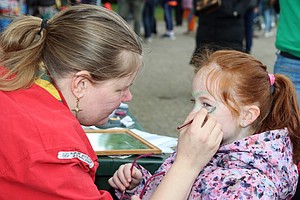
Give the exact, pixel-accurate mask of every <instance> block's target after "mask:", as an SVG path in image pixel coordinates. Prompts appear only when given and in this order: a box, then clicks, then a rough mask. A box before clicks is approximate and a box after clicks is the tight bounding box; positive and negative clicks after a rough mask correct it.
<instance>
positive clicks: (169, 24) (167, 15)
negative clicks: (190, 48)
mask: <svg viewBox="0 0 300 200" xmlns="http://www.w3.org/2000/svg"><path fill="white" fill-rule="evenodd" d="M176 6H177V1H176V0H162V7H163V11H164V21H165V25H166V32H165V33H164V34H163V35H162V38H170V39H171V40H175V39H176V37H175V32H174V22H173V12H174V11H173V9H174V8H175V7H176Z"/></svg>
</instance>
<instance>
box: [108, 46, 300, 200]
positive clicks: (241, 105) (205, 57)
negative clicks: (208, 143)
mask: <svg viewBox="0 0 300 200" xmlns="http://www.w3.org/2000/svg"><path fill="white" fill-rule="evenodd" d="M195 62H196V63H197V64H196V68H195V69H196V70H197V72H196V75H195V78H194V81H193V92H192V95H193V97H194V100H195V106H194V108H193V110H192V111H191V113H190V114H189V117H188V119H187V120H186V122H188V121H189V120H190V119H192V118H193V117H191V116H193V115H194V114H195V113H198V111H199V109H201V108H205V109H206V110H207V113H209V115H208V117H207V119H211V118H214V119H215V120H216V122H217V123H219V124H220V125H221V130H222V131H221V133H223V134H219V136H222V142H221V146H220V147H219V149H218V150H217V152H216V154H215V155H213V157H211V155H212V154H208V155H207V156H206V158H208V159H207V160H205V159H204V157H205V156H204V155H205V154H202V153H200V154H201V156H202V157H203V160H204V161H207V162H199V163H198V164H199V165H200V166H199V168H198V169H200V170H199V171H198V172H197V173H194V174H193V175H194V176H187V179H185V178H182V176H185V172H186V168H185V167H184V166H182V168H181V169H182V170H183V171H182V174H181V175H178V177H173V178H174V179H173V182H172V184H170V185H169V187H170V186H171V187H170V188H171V189H169V190H168V189H165V191H163V190H162V188H163V187H164V186H166V185H165V182H164V181H165V179H169V178H170V174H169V171H170V170H171V169H172V168H171V169H170V167H171V166H172V165H175V164H176V163H177V159H179V158H180V157H178V156H179V155H177V154H176V152H174V153H173V154H172V155H171V156H170V157H169V158H167V159H166V160H165V162H164V163H163V164H162V165H161V166H160V167H159V169H158V170H157V171H156V172H155V174H154V175H151V174H150V173H149V172H148V171H147V170H146V169H145V168H143V167H142V166H140V165H138V164H134V165H132V164H130V163H129V164H125V165H122V166H120V168H119V169H118V170H117V171H116V172H115V174H114V176H113V177H112V178H111V179H110V180H109V183H110V185H111V186H112V187H114V188H115V189H117V192H118V194H119V196H120V195H121V194H120V192H123V191H125V194H126V195H129V196H131V195H135V196H137V195H139V198H140V199H143V200H145V199H151V200H154V199H155V200H156V199H172V200H176V199H178V200H179V199H189V200H192V199H291V198H292V196H293V195H294V194H295V191H296V188H297V181H298V177H299V175H298V170H297V165H296V163H298V162H299V160H300V139H299V138H300V113H299V108H298V105H297V95H296V91H295V88H294V86H293V84H292V82H291V81H290V80H289V79H288V78H287V77H286V76H284V75H281V74H269V73H268V72H267V67H266V66H265V65H264V64H262V63H261V62H260V61H258V60H257V59H255V58H254V57H252V56H251V55H249V54H246V53H243V52H240V51H235V50H218V51H215V52H213V53H210V52H203V54H201V55H197V57H195ZM196 118H197V119H199V118H198V117H197V116H196ZM203 118H205V117H203ZM203 118H202V119H203ZM206 125H208V124H207V123H204V124H203V122H202V121H195V119H194V121H193V122H192V123H191V125H187V126H185V127H183V126H181V127H182V128H181V132H185V131H191V133H194V134H193V135H190V138H189V139H190V140H193V137H195V139H196V138H197V137H200V136H203V138H207V137H208V136H207V135H206V132H204V131H201V129H199V130H198V131H197V130H196V127H201V126H202V127H205V126H206ZM209 126H211V125H209ZM199 135H200V136H199ZM179 140H180V137H179ZM216 141H219V140H216ZM198 146H200V147H205V146H202V143H200V142H199V144H198ZM217 146H218V145H217ZM213 147H216V146H215V145H213ZM195 149H196V148H195ZM181 150H182V149H181V146H180V144H179V146H178V151H181ZM204 150H205V148H204ZM199 156H200V155H199ZM187 157H188V158H189V155H187ZM192 157H193V154H191V158H192ZM188 158H187V159H188ZM209 158H211V159H210V160H209ZM203 160H202V161H203ZM208 160H209V161H208ZM131 167H133V168H131ZM189 169H191V170H192V171H194V170H195V168H194V167H192V168H189ZM171 173H172V170H171ZM176 178H177V179H176ZM187 180H189V181H191V182H188V181H187ZM178 182H179V183H178ZM181 182H183V183H181ZM180 183H181V187H179V188H173V185H176V184H180ZM160 184H162V185H163V186H162V187H161V185H160ZM156 190H158V191H156ZM163 192H165V193H163ZM168 195H169V196H168ZM135 199H136V198H135Z"/></svg>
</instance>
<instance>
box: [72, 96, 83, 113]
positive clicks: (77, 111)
mask: <svg viewBox="0 0 300 200" xmlns="http://www.w3.org/2000/svg"><path fill="white" fill-rule="evenodd" d="M79 100H80V98H79V97H76V107H75V108H73V109H72V111H74V112H75V117H76V118H77V116H78V113H79V112H80V111H82V109H80V108H79Z"/></svg>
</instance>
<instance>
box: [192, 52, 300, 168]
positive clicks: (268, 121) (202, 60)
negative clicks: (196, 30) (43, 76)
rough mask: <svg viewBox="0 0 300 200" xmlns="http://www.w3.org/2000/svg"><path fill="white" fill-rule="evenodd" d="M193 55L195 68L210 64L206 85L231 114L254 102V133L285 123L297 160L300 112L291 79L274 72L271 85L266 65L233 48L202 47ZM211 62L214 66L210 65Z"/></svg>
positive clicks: (299, 143) (283, 125) (295, 159)
mask: <svg viewBox="0 0 300 200" xmlns="http://www.w3.org/2000/svg"><path fill="white" fill-rule="evenodd" d="M193 59H194V61H195V62H194V63H195V67H196V71H198V70H199V69H201V68H206V67H210V68H211V69H209V70H210V72H209V74H208V77H207V79H209V81H210V82H211V83H214V85H213V86H207V87H208V88H207V89H208V91H210V93H212V94H213V93H214V92H217V93H215V94H219V97H220V98H221V99H222V101H223V102H224V104H225V105H227V106H228V107H229V109H230V110H231V112H232V114H233V115H234V116H238V115H239V114H240V106H243V105H250V104H255V105H257V106H258V107H259V109H260V115H259V116H258V118H257V119H256V121H254V123H253V124H252V127H253V129H254V130H255V132H256V133H260V132H264V131H268V130H274V129H282V128H284V127H286V128H287V129H288V131H289V137H290V139H291V141H292V143H293V160H294V162H295V163H298V162H299V161H300V113H299V107H298V100H297V95H296V91H295V88H294V85H293V83H292V82H291V81H290V80H289V79H288V78H287V77H286V76H284V75H281V74H275V75H274V76H275V83H274V85H273V86H272V85H271V83H270V79H269V76H268V72H267V67H266V66H265V65H263V64H262V63H261V62H260V61H258V60H257V59H255V58H254V57H252V56H251V55H249V54H246V53H242V52H239V51H234V50H219V51H215V52H213V53H212V52H209V51H207V50H206V51H204V52H202V54H200V55H197V56H196V57H195V58H193ZM212 66H213V67H212Z"/></svg>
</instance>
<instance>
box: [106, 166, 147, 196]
mask: <svg viewBox="0 0 300 200" xmlns="http://www.w3.org/2000/svg"><path fill="white" fill-rule="evenodd" d="M131 165H132V164H131V163H128V164H124V165H121V166H120V167H119V169H118V170H117V171H116V172H115V173H114V175H113V177H111V178H110V179H109V180H108V183H109V185H110V186H112V187H113V188H115V189H119V190H121V191H124V190H126V189H129V190H130V189H133V188H135V187H136V186H137V185H138V184H139V183H140V180H141V179H142V173H141V172H140V170H138V169H137V168H136V167H133V168H132V172H131V171H130V168H131Z"/></svg>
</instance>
